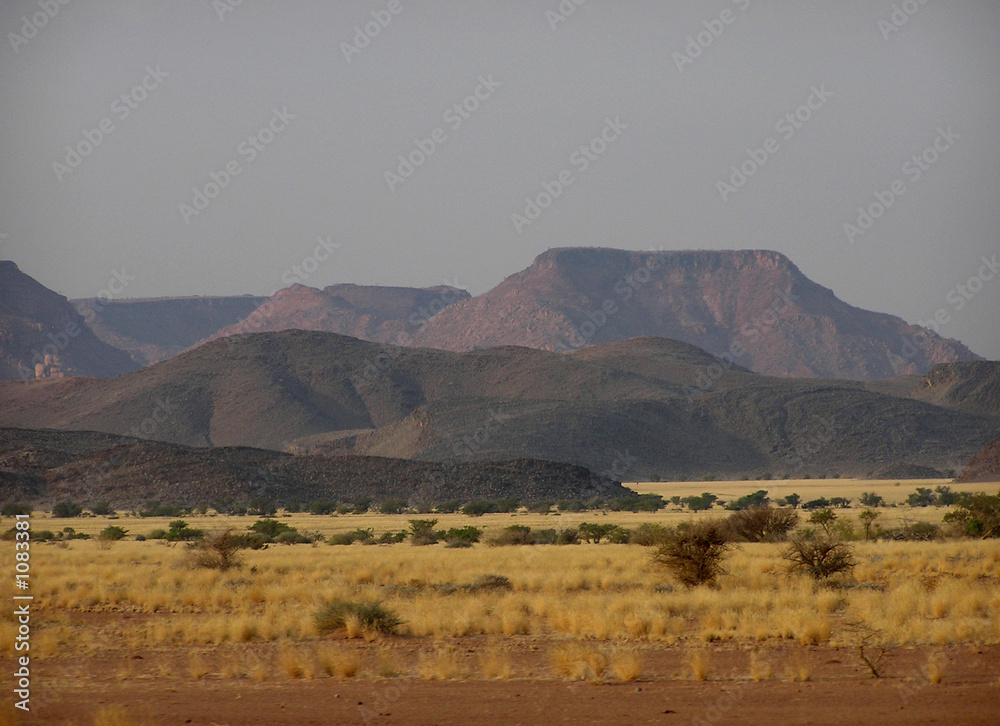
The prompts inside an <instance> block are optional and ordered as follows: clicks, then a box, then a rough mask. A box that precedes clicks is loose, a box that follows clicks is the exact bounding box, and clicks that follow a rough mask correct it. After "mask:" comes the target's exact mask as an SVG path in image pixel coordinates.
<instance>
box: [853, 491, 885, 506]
mask: <svg viewBox="0 0 1000 726" xmlns="http://www.w3.org/2000/svg"><path fill="white" fill-rule="evenodd" d="M858 501H859V502H861V506H863V507H884V506H885V500H884V499H883V498H882V497H880V496H879V495H878V494H876V493H875V492H864V493H862V494H861V498H860V499H859V500H858Z"/></svg>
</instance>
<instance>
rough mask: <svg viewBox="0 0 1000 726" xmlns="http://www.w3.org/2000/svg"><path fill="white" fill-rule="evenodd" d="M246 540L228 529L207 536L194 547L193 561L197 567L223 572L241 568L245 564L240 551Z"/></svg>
mask: <svg viewBox="0 0 1000 726" xmlns="http://www.w3.org/2000/svg"><path fill="white" fill-rule="evenodd" d="M244 542H245V540H244V539H243V538H242V537H241V536H240V535H237V534H236V533H234V532H233V531H232V530H228V529H227V530H226V531H224V532H220V533H218V534H214V535H211V536H209V537H205V538H204V539H202V541H200V542H198V543H197V544H196V545H194V547H193V548H192V561H193V562H194V564H195V566H196V567H206V568H209V569H212V570H221V571H223V572H225V571H227V570H231V569H239V568H240V567H242V566H243V561H242V559H241V558H240V555H239V551H240V550H241V549H243V548H244V546H245V545H244Z"/></svg>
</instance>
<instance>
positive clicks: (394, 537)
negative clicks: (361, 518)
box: [378, 529, 410, 544]
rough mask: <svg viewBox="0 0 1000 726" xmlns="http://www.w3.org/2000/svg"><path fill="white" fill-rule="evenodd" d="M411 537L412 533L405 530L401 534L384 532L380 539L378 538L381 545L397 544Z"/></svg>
mask: <svg viewBox="0 0 1000 726" xmlns="http://www.w3.org/2000/svg"><path fill="white" fill-rule="evenodd" d="M409 536H410V533H409V532H407V531H406V530H405V529H404V530H400V531H399V532H396V533H395V534H393V533H392V532H383V533H382V534H381V535H380V536H379V538H378V543H379V544H395V543H397V542H402V541H403V540H404V539H406V538H407V537H409Z"/></svg>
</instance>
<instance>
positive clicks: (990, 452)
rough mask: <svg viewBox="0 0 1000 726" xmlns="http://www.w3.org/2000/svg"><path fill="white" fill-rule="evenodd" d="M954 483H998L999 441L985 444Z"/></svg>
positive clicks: (999, 470)
mask: <svg viewBox="0 0 1000 726" xmlns="http://www.w3.org/2000/svg"><path fill="white" fill-rule="evenodd" d="M955 481H958V482H962V483H966V482H997V481H1000V439H997V440H996V441H993V442H991V443H989V444H986V446H984V447H983V449H982V451H980V452H979V453H978V454H976V455H975V456H973V457H972V459H970V460H969V463H968V464H966V466H965V469H964V470H963V471H962V474H961V475H960V476H959V477H958V479H956V480H955Z"/></svg>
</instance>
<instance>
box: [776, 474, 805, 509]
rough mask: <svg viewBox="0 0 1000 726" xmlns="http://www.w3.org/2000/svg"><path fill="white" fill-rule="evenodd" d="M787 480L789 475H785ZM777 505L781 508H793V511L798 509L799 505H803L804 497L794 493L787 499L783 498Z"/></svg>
mask: <svg viewBox="0 0 1000 726" xmlns="http://www.w3.org/2000/svg"><path fill="white" fill-rule="evenodd" d="M785 478H786V479H787V478H788V474H785ZM776 503H777V504H778V506H781V507H786V506H787V507H791V508H792V509H798V508H799V505H800V504H801V503H802V497H800V496H799V495H798V494H795V493H792V494H789V495H788V496H787V497H782V498H781V499H779V500H778V501H777V502H776Z"/></svg>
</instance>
